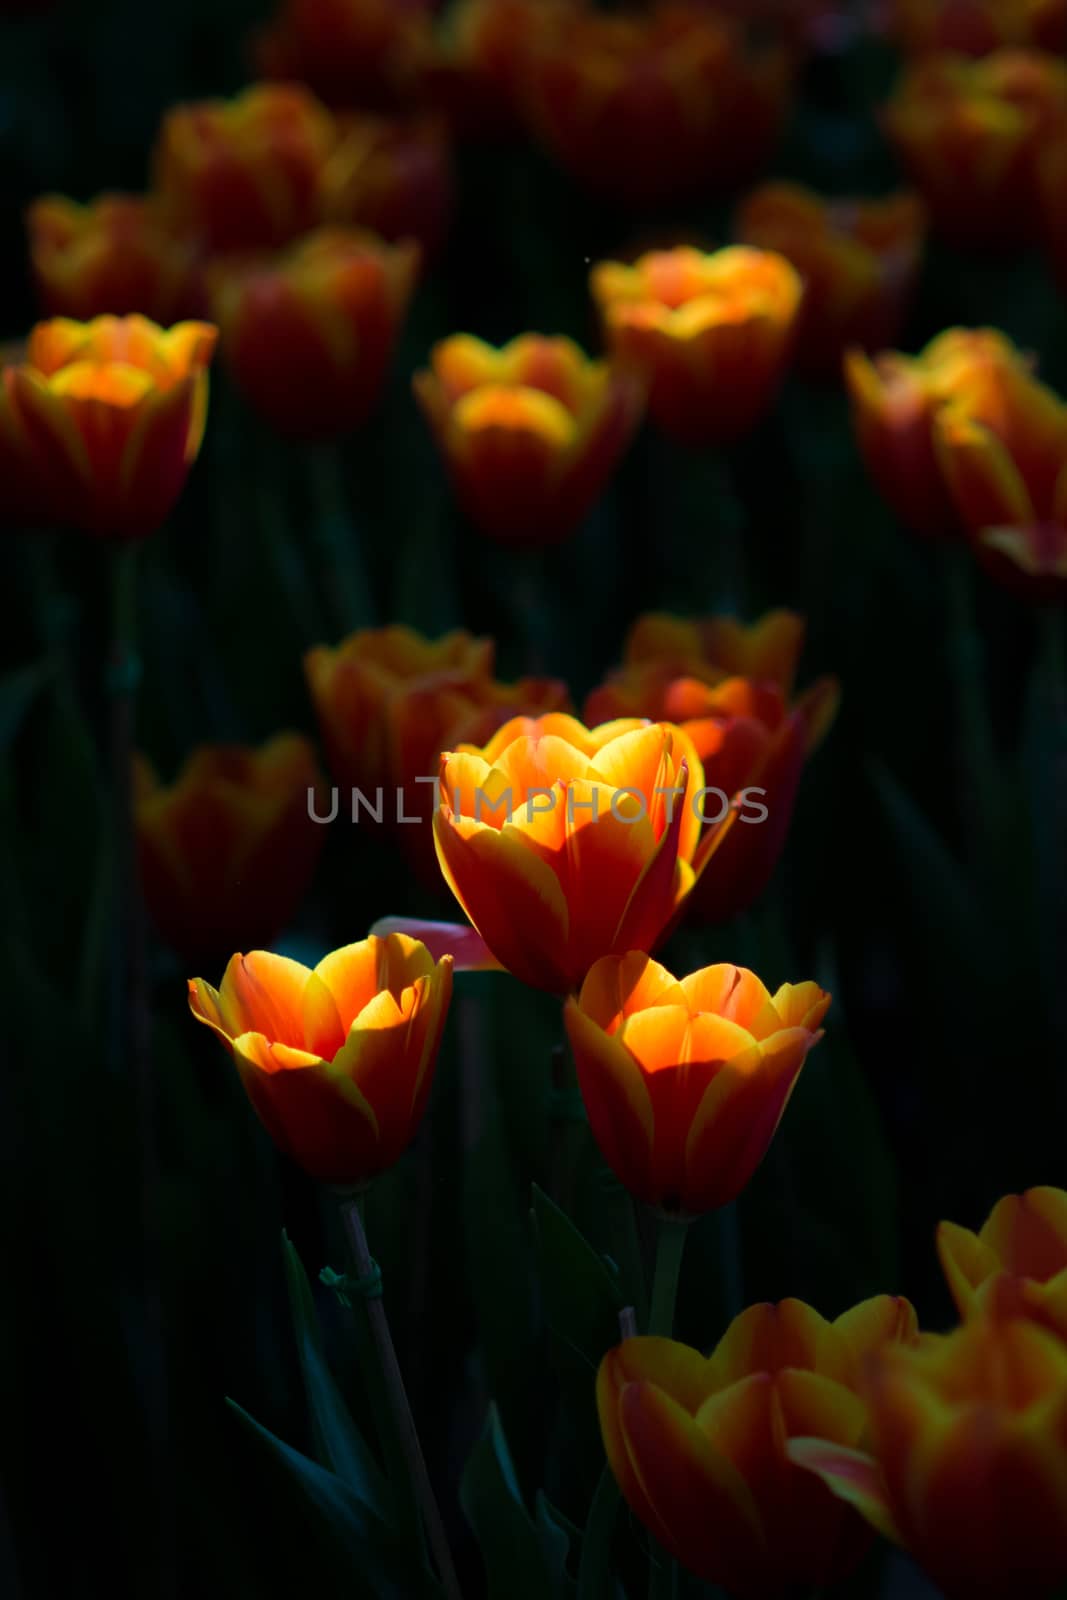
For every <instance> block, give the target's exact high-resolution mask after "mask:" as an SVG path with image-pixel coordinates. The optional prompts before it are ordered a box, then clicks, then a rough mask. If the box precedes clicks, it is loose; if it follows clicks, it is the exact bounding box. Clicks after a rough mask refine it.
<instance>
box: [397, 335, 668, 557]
mask: <svg viewBox="0 0 1067 1600" xmlns="http://www.w3.org/2000/svg"><path fill="white" fill-rule="evenodd" d="M414 382H415V396H416V398H417V400H418V402H419V404H420V405H421V407H422V409H423V412H424V413H425V415H426V419H427V421H428V422H429V424H430V427H431V429H432V430H433V434H434V438H435V439H436V441H437V446H438V449H439V450H440V452H441V455H442V457H443V458H444V461H445V464H446V466H447V468H448V471H449V474H450V476H451V478H452V482H453V485H454V487H455V490H456V494H457V496H458V498H459V500H460V502H461V504H462V505H463V508H464V510H465V511H466V513H467V515H468V516H469V517H470V519H471V521H472V522H474V523H475V524H476V525H477V526H478V527H479V528H480V529H481V531H482V532H483V533H484V534H486V535H487V536H488V537H489V538H491V539H498V540H500V542H501V543H503V544H526V545H546V544H556V543H558V542H559V541H560V540H561V539H565V538H566V537H567V535H568V534H570V533H573V532H574V530H575V528H576V527H577V526H578V524H579V523H580V522H581V521H582V519H583V518H584V517H585V515H586V514H587V513H588V512H589V510H590V509H591V508H592V506H593V503H594V502H595V501H596V500H597V498H598V497H599V495H600V494H601V492H602V490H603V488H604V485H605V483H606V481H607V479H608V477H609V476H610V474H611V472H612V470H613V469H614V467H615V465H616V463H617V462H618V460H619V458H620V456H621V455H622V453H623V451H624V450H625V448H626V446H627V444H628V443H629V440H630V437H631V435H632V434H633V432H634V429H635V428H636V426H637V423H638V421H639V419H640V415H641V403H642V392H641V385H640V383H639V382H638V381H637V379H636V378H634V377H633V376H632V375H631V374H629V373H624V372H621V371H619V370H618V369H617V368H615V367H613V366H610V365H607V364H605V363H604V362H602V361H591V360H590V359H589V358H588V357H587V356H586V355H584V354H583V352H582V351H581V350H580V349H579V348H578V346H577V345H576V344H574V343H572V341H571V340H570V339H548V338H542V337H541V336H540V335H538V334H533V333H527V334H522V335H521V336H520V337H519V338H517V339H513V340H512V341H511V343H510V344H506V345H504V346H503V347H502V348H501V349H495V348H494V347H493V346H492V345H488V344H484V343H483V342H482V340H481V339H474V338H472V337H471V336H470V335H468V334H455V335H454V336H453V337H452V338H450V339H445V340H444V341H443V342H442V343H441V344H437V345H435V346H434V348H433V351H432V352H431V356H430V368H429V370H425V371H422V372H417V373H416V374H415V381H414Z"/></svg>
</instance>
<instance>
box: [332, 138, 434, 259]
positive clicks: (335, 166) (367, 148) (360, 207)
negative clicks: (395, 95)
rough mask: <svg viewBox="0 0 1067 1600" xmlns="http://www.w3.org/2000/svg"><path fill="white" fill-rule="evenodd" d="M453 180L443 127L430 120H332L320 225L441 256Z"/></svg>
mask: <svg viewBox="0 0 1067 1600" xmlns="http://www.w3.org/2000/svg"><path fill="white" fill-rule="evenodd" d="M454 188H455V178H454V174H453V171H452V151H451V147H450V144H449V140H448V136H447V134H446V132H445V129H444V126H443V125H442V123H440V122H439V121H437V120H435V119H434V118H432V117H418V118H409V119H398V118H387V117H370V116H358V117H343V118H338V138H337V143H336V145H335V147H334V149H333V151H332V153H331V155H330V159H329V160H328V161H327V163H326V165H325V167H324V168H323V171H322V179H321V184H320V198H319V208H320V211H321V214H322V217H323V219H324V220H325V221H326V222H332V223H340V224H343V225H344V226H346V227H357V228H370V229H372V230H373V232H375V233H379V234H381V236H382V238H383V239H393V240H399V239H416V240H417V241H418V242H419V244H420V245H421V246H422V247H423V250H424V251H425V252H426V253H427V254H428V255H435V254H436V253H437V252H438V250H440V248H441V246H442V244H443V243H444V241H445V237H446V235H447V233H448V229H449V225H450V223H451V221H452V211H453V206H454V200H455V196H454Z"/></svg>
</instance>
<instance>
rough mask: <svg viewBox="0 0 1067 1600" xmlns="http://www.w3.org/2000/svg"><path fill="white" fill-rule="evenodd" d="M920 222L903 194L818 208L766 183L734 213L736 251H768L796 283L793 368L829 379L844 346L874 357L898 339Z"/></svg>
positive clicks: (798, 193)
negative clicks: (799, 291) (740, 246)
mask: <svg viewBox="0 0 1067 1600" xmlns="http://www.w3.org/2000/svg"><path fill="white" fill-rule="evenodd" d="M924 230H925V217H924V213H923V208H922V205H921V203H920V201H919V200H918V199H917V198H916V197H915V196H914V195H911V194H896V195H890V196H889V197H888V198H886V199H884V200H823V199H822V198H821V197H820V196H819V195H817V194H814V193H812V191H811V190H809V189H803V188H801V187H800V186H799V185H798V184H792V183H768V184H765V185H764V186H763V187H762V188H759V189H756V190H755V191H754V192H753V193H752V194H751V195H750V196H749V197H748V199H747V200H746V201H745V203H744V205H743V206H742V207H741V211H740V213H739V216H738V222H737V235H738V237H739V238H740V239H741V240H742V242H743V243H745V244H749V245H754V246H756V247H757V248H759V249H763V250H775V251H777V252H778V254H779V255H782V256H784V257H785V258H786V260H787V261H791V262H792V264H793V266H794V267H795V268H796V270H797V271H798V272H799V274H800V276H801V278H802V279H803V281H804V302H803V306H802V308H801V313H800V322H799V329H798V333H797V352H796V354H797V361H798V364H799V365H800V366H801V367H803V368H804V370H805V371H808V372H811V373H813V374H814V375H816V376H820V375H821V376H833V377H836V376H837V374H838V373H839V371H840V365H841V353H842V351H843V350H845V349H847V348H848V347H849V346H850V345H858V346H860V347H861V348H862V349H865V350H879V349H882V348H883V347H884V346H885V345H887V344H891V343H892V342H893V341H894V340H895V339H896V337H897V335H898V334H899V332H900V329H901V326H902V324H903V322H904V318H905V315H906V313H907V310H908V306H909V303H910V300H911V296H912V292H913V290H914V287H915V282H916V279H917V277H918V273H919V264H920V260H921V256H922V246H923V235H924Z"/></svg>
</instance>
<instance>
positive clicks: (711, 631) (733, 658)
mask: <svg viewBox="0 0 1067 1600" xmlns="http://www.w3.org/2000/svg"><path fill="white" fill-rule="evenodd" d="M804 629H805V624H804V618H803V617H801V616H798V614H797V613H796V612H795V611H783V610H777V611H767V612H765V613H764V614H763V616H762V617H757V618H756V620H755V621H754V622H747V623H746V622H740V621H738V619H737V618H736V617H702V618H699V619H690V618H687V617H676V616H672V615H671V614H670V613H669V612H666V611H648V612H646V613H645V614H644V615H643V616H640V617H638V619H637V621H636V622H635V623H634V625H633V627H632V628H631V629H630V631H629V633H628V634H627V636H626V645H625V648H624V651H623V662H624V664H625V665H626V666H627V667H637V666H642V665H649V664H655V665H656V666H658V667H659V668H661V669H662V670H663V671H664V673H665V675H669V676H672V677H680V678H681V677H687V678H700V679H701V680H702V681H703V682H705V683H719V682H721V680H722V679H723V678H734V677H737V678H752V679H754V680H755V682H757V683H776V684H777V685H778V687H779V688H780V689H781V691H782V693H783V694H786V695H788V694H789V693H790V691H791V690H792V687H793V680H794V679H795V677H796V671H797V662H798V661H799V660H800V652H801V650H802V649H803V646H804Z"/></svg>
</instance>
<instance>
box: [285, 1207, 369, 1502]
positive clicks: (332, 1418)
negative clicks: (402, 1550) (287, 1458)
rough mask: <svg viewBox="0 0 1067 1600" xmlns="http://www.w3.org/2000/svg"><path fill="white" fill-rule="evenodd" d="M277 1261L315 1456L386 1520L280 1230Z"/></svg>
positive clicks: (305, 1286)
mask: <svg viewBox="0 0 1067 1600" xmlns="http://www.w3.org/2000/svg"><path fill="white" fill-rule="evenodd" d="M282 1262H283V1265H284V1267H285V1282H286V1287H287V1289H288V1291H289V1309H290V1311H291V1313H292V1318H293V1334H294V1337H295V1339H296V1353H297V1358H298V1360H299V1362H300V1374H301V1377H302V1378H303V1381H304V1394H305V1396H306V1399H307V1407H308V1418H309V1421H310V1424H311V1435H312V1439H313V1440H314V1444H315V1455H316V1457H317V1458H318V1460H319V1462H320V1464H321V1465H322V1466H324V1467H325V1468H326V1469H327V1470H328V1471H330V1472H333V1473H335V1474H336V1476H337V1477H339V1478H340V1479H341V1480H342V1482H343V1483H345V1484H347V1485H348V1487H349V1488H350V1489H351V1490H352V1491H353V1492H354V1493H355V1494H357V1495H358V1496H359V1498H360V1499H361V1500H362V1501H363V1503H364V1505H366V1506H368V1507H369V1508H370V1509H371V1510H372V1511H373V1512H374V1513H375V1515H376V1516H378V1517H380V1518H381V1519H382V1520H383V1521H388V1520H389V1517H390V1507H389V1490H388V1487H387V1485H386V1482H385V1478H384V1477H383V1475H382V1472H381V1470H380V1468H379V1466H378V1463H377V1462H376V1460H375V1459H374V1455H373V1453H372V1452H371V1450H370V1447H369V1446H368V1444H367V1442H366V1440H365V1439H364V1438H363V1435H362V1434H361V1433H360V1431H359V1429H358V1428H357V1427H356V1425H355V1423H354V1422H353V1421H352V1418H351V1416H350V1415H349V1412H348V1407H347V1406H346V1405H345V1402H344V1397H343V1396H342V1394H341V1391H340V1389H339V1388H338V1386H337V1384H336V1382H335V1381H334V1378H333V1375H332V1373H331V1372H330V1369H329V1366H328V1365H327V1363H326V1358H325V1356H324V1355H323V1351H322V1334H321V1330H320V1328H319V1319H318V1315H317V1313H316V1311H315V1302H314V1300H313V1298H312V1294H311V1286H310V1284H309V1283H308V1278H307V1273H306V1272H305V1271H304V1267H303V1263H302V1262H301V1260H300V1257H299V1255H298V1254H297V1252H296V1250H295V1249H294V1247H293V1244H292V1242H291V1240H290V1239H289V1236H288V1234H286V1233H285V1232H283V1233H282Z"/></svg>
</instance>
